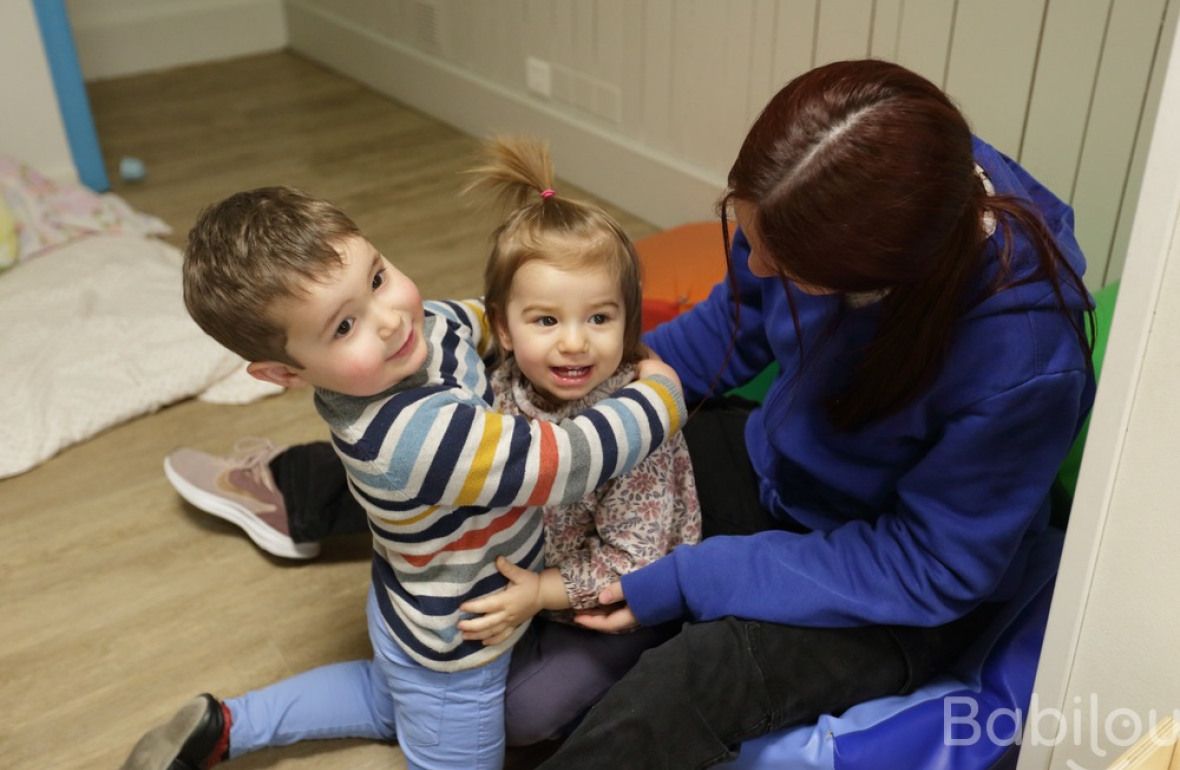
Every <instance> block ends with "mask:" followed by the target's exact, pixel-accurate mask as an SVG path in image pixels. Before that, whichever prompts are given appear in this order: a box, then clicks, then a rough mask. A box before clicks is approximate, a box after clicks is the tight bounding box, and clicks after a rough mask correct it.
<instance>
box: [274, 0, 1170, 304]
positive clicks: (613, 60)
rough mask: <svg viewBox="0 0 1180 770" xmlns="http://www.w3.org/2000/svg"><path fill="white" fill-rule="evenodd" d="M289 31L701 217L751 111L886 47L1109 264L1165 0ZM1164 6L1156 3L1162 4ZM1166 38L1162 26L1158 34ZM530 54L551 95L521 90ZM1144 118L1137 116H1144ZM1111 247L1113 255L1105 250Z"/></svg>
mask: <svg viewBox="0 0 1180 770" xmlns="http://www.w3.org/2000/svg"><path fill="white" fill-rule="evenodd" d="M286 3H287V15H288V23H289V30H290V39H291V45H292V46H293V47H294V48H295V49H296V50H299V51H302V52H304V53H307V54H308V55H310V56H312V57H314V58H317V59H320V60H322V61H324V62H326V63H328V64H329V65H330V66H333V67H335V68H337V69H339V70H341V71H343V72H345V73H347V74H350V75H352V76H354V77H357V78H359V79H361V80H364V81H365V82H368V83H370V84H371V85H373V86H374V87H376V88H378V89H379V90H382V91H384V92H386V93H389V94H391V95H392V96H394V97H395V98H398V99H400V100H402V101H405V102H408V103H410V104H413V105H415V106H418V107H420V108H421V109H423V110H424V111H426V112H428V113H430V114H432V115H436V116H438V117H441V118H443V119H444V120H447V121H449V122H451V123H454V124H455V125H457V126H458V127H460V128H462V129H464V130H466V131H469V132H472V133H477V134H481V133H487V132H490V131H495V130H531V131H534V132H537V133H541V134H543V135H546V136H549V137H550V138H551V140H552V141H553V144H554V150H555V156H556V160H557V163H558V169H559V171H562V172H564V173H565V174H566V175H567V176H568V177H569V178H571V179H572V180H574V181H576V182H578V183H579V184H582V185H584V186H586V187H588V188H590V189H591V190H593V191H594V192H596V193H598V194H600V195H604V196H606V197H608V198H611V199H613V200H616V201H617V202H619V203H620V204H622V205H623V206H625V207H626V208H628V209H631V210H632V211H635V212H636V213H638V214H639V215H641V216H644V217H646V218H648V219H650V220H651V221H653V222H655V223H656V224H660V225H665V226H666V225H672V224H676V223H678V222H682V221H685V220H692V219H701V218H704V217H707V216H709V215H710V212H711V205H712V203H713V201H714V200H715V198H716V194H717V192H718V190H719V189H720V187H721V185H722V183H723V180H724V176H725V173H726V171H727V169H728V164H729V163H730V161H731V160H732V159H733V157H734V155H735V154H736V150H737V147H738V145H739V143H740V141H741V139H742V136H743V135H744V133H745V129H746V127H747V126H748V125H749V123H750V122H751V121H752V120H753V118H754V117H755V116H756V114H757V111H758V110H759V109H760V108H761V106H762V105H763V104H764V103H765V102H766V101H767V99H768V98H769V97H770V95H771V94H773V93H774V91H775V90H777V89H778V88H779V87H780V86H781V84H782V83H784V82H785V81H786V80H787V79H788V78H789V77H791V76H793V75H795V74H798V73H800V72H802V71H804V70H806V69H808V68H810V67H812V66H814V65H816V64H819V63H822V62H825V61H830V60H833V59H838V58H852V57H863V56H869V55H872V56H879V57H884V58H890V59H895V60H897V61H900V62H902V63H904V64H906V65H907V66H910V67H913V68H914V69H917V70H918V71H920V72H922V73H923V74H925V75H927V76H928V77H930V78H931V79H933V80H934V81H935V82H937V83H939V84H941V85H943V86H944V87H945V88H946V89H947V90H948V91H949V92H950V94H951V95H952V96H953V97H955V98H956V99H957V100H958V101H959V102H960V104H961V105H962V107H963V108H964V110H965V112H966V113H967V115H968V117H969V118H970V119H971V121H972V123H973V125H974V127H975V129H976V130H977V132H978V133H980V134H981V135H983V136H984V137H985V138H987V139H988V140H989V141H991V142H992V143H993V144H995V145H997V146H998V147H999V148H1000V149H1002V150H1003V151H1005V152H1006V153H1008V154H1010V155H1012V156H1013V157H1016V158H1018V159H1020V160H1021V161H1023V162H1024V163H1025V164H1026V165H1027V166H1028V167H1029V168H1030V169H1032V170H1033V172H1034V173H1035V174H1037V175H1038V176H1039V177H1041V178H1042V179H1043V181H1045V182H1046V183H1047V184H1048V185H1049V186H1050V187H1052V188H1053V189H1054V190H1056V191H1058V192H1059V193H1060V194H1061V195H1062V197H1065V198H1067V199H1069V200H1071V201H1072V202H1073V203H1074V205H1075V206H1076V208H1077V209H1078V222H1079V224H1078V232H1079V238H1080V239H1081V240H1082V243H1083V246H1084V247H1085V248H1086V251H1087V253H1088V255H1089V256H1090V259H1091V263H1092V268H1091V270H1090V272H1089V274H1088V276H1087V278H1088V280H1089V282H1090V283H1091V285H1092V286H1099V285H1102V284H1103V283H1105V282H1106V280H1107V279H1108V278H1113V277H1115V276H1117V274H1118V272H1119V271H1120V269H1121V264H1122V258H1121V254H1122V252H1123V251H1124V247H1125V243H1126V237H1127V234H1128V232H1129V224H1130V212H1131V211H1132V210H1133V208H1134V202H1135V194H1136V190H1137V189H1138V178H1139V173H1138V170H1137V169H1139V168H1141V167H1142V150H1143V141H1142V138H1141V124H1143V123H1144V122H1146V123H1147V124H1150V117H1151V114H1152V104H1153V96H1152V88H1151V87H1152V85H1153V83H1155V84H1156V85H1155V90H1158V77H1156V78H1155V80H1154V81H1153V79H1152V73H1153V70H1154V69H1156V68H1157V67H1158V62H1159V61H1160V60H1161V59H1160V57H1159V56H1158V54H1159V52H1160V46H1159V40H1160V31H1161V26H1162V23H1163V21H1164V20H1165V17H1166V16H1168V17H1169V18H1170V17H1171V16H1174V15H1175V13H1176V10H1177V6H1180V2H1178V1H1177V0H1170V3H1169V0H959V1H958V2H954V3H952V2H949V1H948V0H726V1H725V2H716V1H715V0H495V2H483V1H482V0H348V1H347V2H343V1H342V0H286ZM1169 5H1170V6H1171V7H1169ZM1165 39H1167V38H1165ZM529 58H533V59H536V60H539V61H540V62H542V63H543V65H547V66H548V68H549V70H550V73H549V75H550V78H549V79H550V86H551V87H550V94H549V96H543V95H540V94H538V93H535V92H532V91H530V90H529V89H528V87H527V75H526V72H527V66H526V62H527V60H528V59H529ZM1145 118H1146V121H1144V119H1145ZM1112 254H1114V255H1117V256H1115V257H1114V259H1111V255H1112Z"/></svg>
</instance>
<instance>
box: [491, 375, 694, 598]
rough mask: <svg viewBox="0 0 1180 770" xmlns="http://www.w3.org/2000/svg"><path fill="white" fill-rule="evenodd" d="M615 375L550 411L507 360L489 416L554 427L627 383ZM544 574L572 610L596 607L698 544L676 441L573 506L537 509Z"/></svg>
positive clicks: (685, 466)
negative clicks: (633, 575)
mask: <svg viewBox="0 0 1180 770" xmlns="http://www.w3.org/2000/svg"><path fill="white" fill-rule="evenodd" d="M634 379H635V368H634V367H632V366H623V367H620V368H619V370H618V371H617V372H615V373H614V374H613V375H612V376H611V377H609V378H608V379H607V380H606V381H605V382H603V383H602V384H601V385H599V386H598V387H597V388H595V389H594V390H593V391H591V392H590V393H589V394H588V395H587V396H586V397H585V398H583V399H580V400H578V401H570V402H563V403H556V404H555V403H554V402H552V401H551V400H549V399H547V398H545V397H544V396H543V395H541V394H540V393H538V392H537V391H536V389H535V388H533V386H532V384H531V383H530V382H529V381H528V380H527V379H525V378H524V375H523V374H521V372H520V368H519V367H517V365H516V362H515V361H514V360H513V359H511V358H509V359H508V360H507V361H506V362H505V363H503V364H502V365H500V366H498V367H497V368H496V370H495V371H494V372H493V373H492V390H493V391H494V392H495V397H496V409H497V410H499V411H501V412H504V413H505V414H513V415H516V414H519V415H525V416H527V417H532V418H535V419H544V420H551V421H557V420H561V419H563V418H565V417H569V416H572V415H574V414H577V413H578V412H580V411H582V410H584V409H586V408H587V407H590V406H593V405H594V404H595V403H597V402H598V401H600V400H602V399H604V398H606V397H608V396H609V395H611V394H612V393H614V392H615V391H617V390H618V389H619V388H621V387H623V386H624V385H626V384H628V383H630V382H632V381H634ZM543 511H544V531H545V534H544V538H545V566H546V567H556V568H558V569H559V570H560V572H561V577H562V580H563V581H564V583H565V590H566V594H567V596H569V600H570V606H571V607H572V608H573V609H587V608H590V607H597V606H598V593H599V592H600V591H601V590H602V589H603V588H605V587H606V586H607V585H608V584H610V583H612V582H614V581H615V580H618V579H619V576H620V575H623V574H626V573H628V572H631V571H632V570H635V569H638V568H639V567H642V566H644V565H645V564H649V563H650V562H653V561H655V560H656V559H658V558H660V557H661V556H663V555H665V554H667V553H668V552H670V551H671V550H672V549H673V548H675V547H676V546H677V545H680V544H681V543H696V542H698V541H699V540H700V539H701V506H700V501H699V500H698V499H697V489H696V482H695V481H694V479H693V475H692V461H691V460H690V459H689V455H688V445H687V444H686V443H685V441H684V435H683V434H682V433H680V432H677V433H676V434H675V435H673V436H672V437H671V438H669V439H668V440H667V441H665V442H664V443H663V445H661V446H660V447H659V448H658V449H656V450H655V451H654V452H652V453H651V455H649V456H648V458H647V459H646V460H644V461H643V462H641V463H639V464H638V465H637V466H635V468H633V469H632V470H631V472H630V473H628V474H626V475H625V476H622V477H620V478H617V479H611V480H610V481H608V482H606V483H605V484H603V485H602V486H600V487H598V488H597V489H595V490H593V491H592V492H590V493H589V494H587V495H586V496H585V497H584V498H582V499H581V500H580V501H578V502H577V503H573V504H571V505H551V506H546V507H545V508H544V509H543Z"/></svg>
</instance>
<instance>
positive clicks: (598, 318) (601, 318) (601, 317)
mask: <svg viewBox="0 0 1180 770" xmlns="http://www.w3.org/2000/svg"><path fill="white" fill-rule="evenodd" d="M609 320H610V316H608V315H607V314H606V313H595V314H594V315H592V316H590V323H592V324H594V325H595V326H602V325H603V324H604V323H606V322H607V321H609Z"/></svg>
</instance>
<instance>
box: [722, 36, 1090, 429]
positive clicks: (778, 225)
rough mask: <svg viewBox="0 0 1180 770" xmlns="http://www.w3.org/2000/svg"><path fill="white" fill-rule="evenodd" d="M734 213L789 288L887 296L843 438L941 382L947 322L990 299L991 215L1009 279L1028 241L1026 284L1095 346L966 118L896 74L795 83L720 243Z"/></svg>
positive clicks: (844, 399) (806, 78)
mask: <svg viewBox="0 0 1180 770" xmlns="http://www.w3.org/2000/svg"><path fill="white" fill-rule="evenodd" d="M734 200H739V201H745V202H747V203H750V204H753V206H754V210H755V211H756V218H755V222H754V225H753V226H754V227H756V228H757V230H758V234H759V235H760V236H761V239H762V242H763V244H764V245H765V248H766V250H767V251H768V252H769V253H768V255H767V256H768V257H769V258H770V259H771V260H773V261H774V263H775V264H776V266H777V267H778V268H779V270H780V271H781V274H782V275H783V276H786V277H789V278H790V279H796V280H798V281H800V282H803V283H806V284H811V285H814V286H819V287H824V288H826V289H830V290H833V291H836V292H842V293H848V292H877V291H885V292H887V293H886V294H885V296H884V298H883V299H882V300H881V305H882V306H881V320H880V326H879V328H878V331H877V333H876V336H875V337H874V338H873V339H872V341H871V342H870V343H869V344H868V346H867V347H866V348H865V349H864V350H863V351H862V353H861V357H860V360H859V363H858V364H857V365H856V369H855V371H854V373H853V377H852V380H851V382H850V383H849V384H848V385H847V387H845V388H844V389H843V390H840V391H838V392H836V393H835V394H834V395H833V396H832V398H831V399H830V400H829V402H828V410H829V415H830V417H831V419H832V422H833V424H835V425H836V426H838V427H841V428H845V429H851V428H855V427H858V426H861V425H864V424H865V423H867V422H870V421H872V420H874V419H877V418H880V417H884V416H887V415H889V414H892V413H894V412H896V411H897V410H898V409H900V408H902V407H903V406H905V405H906V404H907V403H910V402H911V401H913V400H914V399H915V398H916V397H917V396H918V395H919V394H920V393H921V391H922V390H923V389H924V388H925V387H927V386H928V385H929V384H930V383H931V382H932V381H933V380H934V378H935V377H936V376H937V374H938V372H939V370H940V369H941V367H942V364H943V363H944V361H945V360H946V355H947V352H948V350H949V349H950V345H951V341H952V339H953V337H954V334H955V328H956V322H957V321H958V320H959V318H960V317H961V316H962V315H963V314H964V313H965V312H966V311H967V309H969V308H970V307H972V306H974V305H975V304H976V303H977V302H979V301H981V300H982V299H984V298H985V297H984V296H970V295H969V292H970V291H971V290H972V287H974V286H976V285H977V284H978V282H979V279H980V275H981V271H982V270H983V266H984V262H985V259H986V249H987V248H988V240H987V236H986V233H985V232H984V229H983V221H984V215H985V213H990V215H991V216H994V217H995V218H996V221H997V226H998V227H999V229H1000V231H1001V235H1003V236H1005V237H1003V239H1002V242H1003V244H1004V246H1003V248H1004V253H1001V254H999V255H998V258H999V259H1000V261H1001V265H1002V266H1006V265H1007V262H1008V256H1009V254H1008V251H1009V250H1010V244H1011V242H1012V235H1013V230H1014V228H1019V229H1020V231H1021V232H1022V234H1023V235H1024V236H1025V237H1026V238H1027V239H1028V241H1029V242H1030V243H1031V245H1032V246H1033V248H1034V250H1035V252H1036V255H1037V260H1038V262H1039V266H1040V267H1039V270H1038V271H1037V274H1036V275H1035V276H1033V277H1032V278H1026V279H1024V281H1021V282H1025V281H1028V280H1041V279H1044V280H1047V281H1048V282H1049V283H1050V284H1051V285H1052V287H1053V291H1054V294H1055V296H1056V298H1057V302H1058V304H1059V306H1060V307H1061V309H1062V312H1064V313H1066V314H1067V315H1068V316H1069V318H1070V323H1071V324H1072V325H1073V327H1074V330H1075V332H1076V333H1077V335H1078V339H1079V343H1080V344H1081V346H1082V348H1083V349H1084V350H1085V351H1086V352H1087V360H1088V359H1089V351H1090V350H1091V347H1092V343H1091V335H1087V334H1086V332H1085V330H1083V328H1082V324H1081V322H1080V321H1079V320H1078V319H1077V318H1076V317H1075V316H1074V314H1072V313H1069V312H1068V311H1067V310H1066V303H1065V298H1064V294H1063V289H1062V286H1063V281H1068V283H1069V284H1070V285H1072V287H1073V288H1074V290H1075V291H1076V292H1078V293H1079V294H1080V296H1082V297H1086V296H1087V294H1086V291H1085V287H1084V285H1083V284H1082V282H1081V279H1080V277H1079V276H1078V275H1077V273H1076V272H1075V271H1074V270H1073V268H1072V267H1071V266H1070V265H1069V263H1068V262H1067V261H1066V259H1065V257H1064V256H1063V255H1062V253H1061V250H1060V249H1059V248H1058V246H1057V244H1056V243H1055V241H1054V240H1053V237H1052V235H1051V234H1050V233H1049V231H1048V229H1047V228H1046V227H1045V225H1044V223H1043V222H1042V221H1041V218H1040V216H1039V215H1038V214H1037V213H1036V212H1035V211H1033V210H1032V209H1031V208H1029V206H1028V205H1027V204H1025V203H1024V202H1023V201H1020V200H1018V199H1016V198H1012V197H1002V196H1001V197H995V196H991V197H989V196H988V195H987V193H986V192H985V190H984V188H983V185H982V184H981V182H980V179H979V177H978V176H977V175H976V173H975V161H974V157H973V152H972V141H971V132H970V129H969V128H968V126H967V122H966V120H965V119H964V118H963V116H962V114H961V113H960V112H959V110H958V109H957V108H956V107H955V105H954V104H953V103H952V102H951V101H950V99H949V98H947V96H946V95H945V94H944V93H943V92H942V91H941V90H940V89H939V88H938V87H937V86H935V85H934V84H933V83H931V82H930V81H928V80H926V79H925V78H923V77H921V76H920V75H917V74H915V73H913V72H911V71H909V70H907V69H905V68H904V67H901V66H899V65H896V64H892V63H889V62H884V61H876V60H863V61H846V62H836V63H833V64H829V65H826V66H823V67H820V68H817V69H814V70H811V71H810V72H808V73H805V74H804V75H801V76H799V77H798V78H796V79H795V80H793V81H791V82H790V83H788V84H787V85H786V86H785V87H784V88H783V89H782V90H781V91H779V92H778V94H776V95H775V96H774V97H773V98H772V99H771V101H770V103H769V104H767V106H766V107H765V108H764V109H763V111H762V114H761V115H760V116H759V117H758V119H757V121H755V123H754V125H753V127H752V128H751V129H750V131H749V134H748V135H747V136H746V139H745V141H744V143H743V144H742V148H741V151H740V152H739V153H738V157H737V160H736V161H734V164H733V167H732V168H731V169H730V172H729V189H728V191H727V193H726V196H725V198H724V199H723V201H722V217H723V227H724V229H725V232H726V233H727V234H728V222H727V221H724V220H725V210H726V208H727V207H728V204H729V203H730V202H731V201H734ZM729 246H730V244H729V242H728V235H727V236H726V250H727V252H728V250H729ZM1000 280H1001V283H1000V284H999V285H992V286H991V287H989V288H988V291H990V292H991V293H994V292H996V291H1000V290H1002V289H1003V288H1006V287H1007V284H1003V281H1004V280H1006V278H1005V273H1004V272H1003V270H1001V279H1000ZM789 284H790V282H789V281H784V290H785V291H787V300H788V303H789V306H790V308H791V314H792V318H793V321H794V323H795V328H796V332H797V333H799V332H800V329H799V321H798V315H797V313H796V311H795V303H794V299H793V298H792V297H791V291H790V288H789ZM1090 315H1091V324H1092V312H1091V314H1090Z"/></svg>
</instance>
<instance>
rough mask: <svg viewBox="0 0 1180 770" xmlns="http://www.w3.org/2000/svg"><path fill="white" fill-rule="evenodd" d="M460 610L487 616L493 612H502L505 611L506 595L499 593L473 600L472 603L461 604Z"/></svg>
mask: <svg viewBox="0 0 1180 770" xmlns="http://www.w3.org/2000/svg"><path fill="white" fill-rule="evenodd" d="M459 609H460V611H462V612H470V613H471V614H472V615H487V614H489V613H492V612H500V611H502V610H503V609H504V594H503V593H497V594H492V595H491V596H482V597H480V598H478V599H472V600H471V601H467V602H463V603H462V604H460V605H459ZM460 627H462V626H460Z"/></svg>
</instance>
